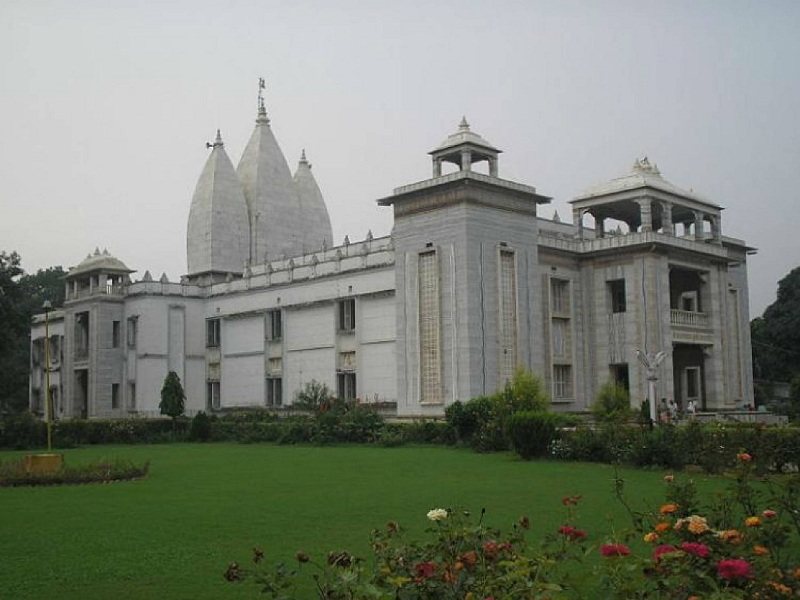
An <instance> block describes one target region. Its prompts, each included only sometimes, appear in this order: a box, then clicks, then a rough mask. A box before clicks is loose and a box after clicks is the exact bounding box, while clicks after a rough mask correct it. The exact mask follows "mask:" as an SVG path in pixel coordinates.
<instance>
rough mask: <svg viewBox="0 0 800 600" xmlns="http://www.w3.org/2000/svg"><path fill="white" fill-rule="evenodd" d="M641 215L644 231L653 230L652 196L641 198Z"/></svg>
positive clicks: (639, 201)
mask: <svg viewBox="0 0 800 600" xmlns="http://www.w3.org/2000/svg"><path fill="white" fill-rule="evenodd" d="M637 202H638V203H639V215H640V216H641V223H642V231H653V206H652V200H650V198H640V199H639V200H637Z"/></svg>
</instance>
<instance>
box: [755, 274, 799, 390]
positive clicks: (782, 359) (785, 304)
mask: <svg viewBox="0 0 800 600" xmlns="http://www.w3.org/2000/svg"><path fill="white" fill-rule="evenodd" d="M750 332H751V337H752V343H753V372H754V374H755V377H756V379H764V380H769V381H791V380H792V378H793V377H794V376H795V375H798V374H800V267H795V268H794V269H792V270H791V271H790V272H789V273H788V274H787V275H786V276H785V277H784V278H783V279H781V280H780V281H779V282H778V297H777V299H776V300H775V302H773V303H772V304H770V305H769V306H768V307H767V309H766V310H765V311H764V315H763V316H761V317H758V318H756V319H753V321H752V322H751V323H750Z"/></svg>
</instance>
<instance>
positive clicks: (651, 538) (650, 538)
mask: <svg viewBox="0 0 800 600" xmlns="http://www.w3.org/2000/svg"><path fill="white" fill-rule="evenodd" d="M642 539H643V540H644V541H645V542H647V543H648V544H652V543H653V542H655V541H657V540H658V534H657V533H656V532H655V531H651V532H650V533H645V534H644V538H642Z"/></svg>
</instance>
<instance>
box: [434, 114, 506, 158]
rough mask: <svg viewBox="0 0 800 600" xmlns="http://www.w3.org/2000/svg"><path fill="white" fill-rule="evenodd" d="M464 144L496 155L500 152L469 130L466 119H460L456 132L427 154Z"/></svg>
mask: <svg viewBox="0 0 800 600" xmlns="http://www.w3.org/2000/svg"><path fill="white" fill-rule="evenodd" d="M464 144H472V145H474V146H480V147H481V148H485V149H487V150H490V151H492V152H496V153H499V152H502V150H498V149H497V148H495V147H494V146H492V145H491V144H490V143H489V142H487V141H486V140H485V139H483V138H482V137H481V136H479V135H478V134H477V133H475V132H474V131H471V130H470V128H469V123H467V118H466V117H462V118H461V123H459V125H458V131H456V132H455V133H451V134H450V135H448V136H447V139H445V140H444V141H443V142H442V143H441V144H439V145H438V146H437V147H436V148H434V149H433V150H431V151H430V152H428V154H436V153H441V152H442V151H443V150H448V149H451V148H455V147H457V146H461V145H464Z"/></svg>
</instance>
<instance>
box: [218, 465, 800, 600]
mask: <svg viewBox="0 0 800 600" xmlns="http://www.w3.org/2000/svg"><path fill="white" fill-rule="evenodd" d="M736 462H737V464H738V467H737V471H736V474H735V477H734V478H733V480H732V483H731V486H730V489H729V490H727V492H726V493H725V494H724V495H723V496H722V497H721V498H720V499H717V500H716V501H715V502H714V503H713V504H711V505H709V506H704V505H702V504H701V502H700V500H698V498H697V494H696V490H695V488H694V484H693V482H691V480H689V481H683V480H682V478H680V477H676V476H674V475H672V474H668V475H667V476H665V477H664V486H665V496H666V502H665V503H663V504H661V505H660V506H657V507H653V510H651V511H649V512H636V511H634V510H632V509H631V508H630V506H629V505H628V504H627V500H626V499H625V498H624V494H623V491H624V481H622V480H621V479H619V477H617V481H616V482H615V491H616V493H617V495H618V497H619V499H620V500H621V501H623V502H625V503H626V508H627V509H628V510H629V512H630V513H631V516H632V517H634V519H633V525H634V527H633V530H631V531H629V532H622V533H620V532H617V533H615V534H614V535H609V536H603V535H598V534H597V532H587V531H586V530H584V529H581V528H580V527H579V524H578V523H579V518H578V514H577V511H578V507H579V506H580V505H581V502H582V498H581V496H580V495H569V496H565V497H564V498H563V499H562V501H561V504H562V506H563V509H564V511H565V515H564V517H563V520H562V521H561V524H560V525H559V526H558V527H555V528H553V529H554V530H553V531H550V532H547V533H545V534H544V535H540V536H539V537H538V540H536V541H533V540H528V539H527V536H528V534H529V530H530V528H531V520H530V519H529V518H528V517H521V518H520V519H519V520H518V521H517V523H515V524H514V525H513V527H512V528H511V531H510V533H505V534H504V533H502V532H501V531H499V530H496V529H492V528H490V527H488V526H486V525H485V524H484V520H483V518H484V511H482V512H481V513H480V516H479V517H478V518H477V520H476V519H475V518H474V517H472V516H471V515H470V513H469V512H467V511H462V510H453V509H445V508H432V509H431V510H430V511H428V513H427V519H428V521H429V528H428V529H427V530H426V535H425V537H424V538H423V539H422V540H410V539H407V537H406V534H405V531H404V530H403V528H402V527H401V526H400V525H399V524H397V523H395V522H393V521H392V522H389V523H387V525H386V527H385V528H384V529H382V530H380V531H377V530H376V531H373V532H372V544H371V546H372V556H371V558H370V559H369V560H364V559H361V558H358V557H355V556H353V555H351V554H350V553H348V552H347V551H344V550H338V551H334V552H331V553H329V554H328V556H327V557H326V558H323V559H322V560H320V559H319V557H311V556H309V555H307V554H306V553H304V552H298V553H297V555H296V557H295V558H296V561H297V565H296V566H295V567H294V568H290V567H287V566H286V565H284V564H277V565H275V566H274V567H272V568H269V567H266V566H265V564H264V554H263V552H262V551H261V550H259V549H255V550H254V553H253V563H254V567H252V568H243V567H240V566H239V565H238V564H236V563H231V565H229V567H228V570H227V571H226V572H225V574H224V576H225V578H226V579H227V580H229V581H240V580H242V579H247V578H252V579H254V580H255V581H257V582H258V583H259V584H260V585H261V589H262V591H263V592H264V593H265V594H267V595H268V596H269V597H271V598H273V599H289V598H297V597H301V596H302V594H301V595H298V594H297V590H296V588H295V587H294V586H295V584H296V583H297V578H298V577H301V578H302V577H308V576H310V578H311V580H313V584H314V586H315V589H316V593H317V597H318V598H320V599H326V600H339V599H367V598H372V599H385V600H390V599H396V600H423V599H430V600H434V599H437V600H438V599H444V600H450V599H452V600H455V599H458V600H490V599H491V600H501V599H504V600H518V599H519V600H526V599H534V598H535V599H541V600H546V599H549V600H555V599H560V598H567V599H576V600H577V599H582V598H609V599H620V600H623V599H624V600H628V599H632V598H642V599H645V598H659V599H663V600H687V599H694V600H700V599H709V600H710V599H716V600H722V599H735V598H740V599H744V598H748V599H749V598H754V599H761V600H771V599H775V598H796V597H800V556H799V555H798V550H799V549H800V527H798V526H797V525H795V519H796V515H798V514H799V513H800V510H799V509H800V503H798V502H797V501H796V499H797V495H794V496H793V495H792V494H794V493H795V491H792V490H796V487H797V486H800V484H796V483H795V482H796V481H797V480H798V478H799V477H800V476H797V475H792V476H781V477H784V478H785V479H782V480H781V481H779V482H776V483H774V487H770V486H764V485H756V484H755V483H754V474H755V462H756V461H755V460H754V457H753V456H751V455H750V454H749V453H744V452H740V453H739V455H738V456H737V458H736ZM793 486H795V487H793ZM787 489H789V490H790V492H786V490H787ZM776 490H777V493H776ZM781 494H783V495H781ZM792 498H794V499H795V500H794V501H792ZM779 501H780V502H782V504H775V502H779ZM792 502H794V503H792ZM793 529H794V531H793ZM637 538H638V539H637ZM592 562H594V566H593V567H592V566H591V564H592Z"/></svg>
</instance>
